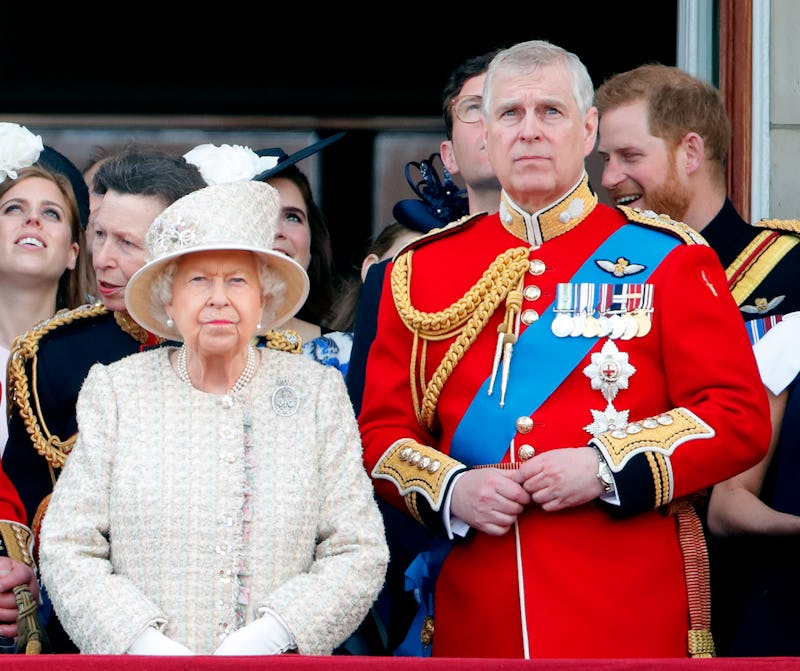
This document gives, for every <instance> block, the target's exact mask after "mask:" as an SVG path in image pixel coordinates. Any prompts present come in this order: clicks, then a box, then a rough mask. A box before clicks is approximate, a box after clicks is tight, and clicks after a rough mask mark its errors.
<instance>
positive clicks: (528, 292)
mask: <svg viewBox="0 0 800 671" xmlns="http://www.w3.org/2000/svg"><path fill="white" fill-rule="evenodd" d="M522 295H523V296H525V300H528V301H535V300H536V299H538V298H539V297H540V296H541V295H542V290H541V289H540V288H539V287H537V286H536V285H535V284H529V285H528V286H527V287H525V288H524V289H523V290H522Z"/></svg>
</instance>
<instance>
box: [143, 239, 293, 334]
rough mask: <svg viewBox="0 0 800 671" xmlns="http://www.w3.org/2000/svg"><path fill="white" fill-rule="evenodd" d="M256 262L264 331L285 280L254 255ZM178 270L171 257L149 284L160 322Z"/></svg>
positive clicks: (279, 300) (283, 290) (281, 295)
mask: <svg viewBox="0 0 800 671" xmlns="http://www.w3.org/2000/svg"><path fill="white" fill-rule="evenodd" d="M256 260H257V262H258V283H259V285H260V287H261V295H262V297H264V299H265V301H264V310H263V312H262V313H261V319H259V321H260V322H261V325H262V328H261V331H262V333H263V332H266V331H268V330H269V328H270V326H271V325H272V324H274V323H275V313H276V312H277V309H276V305H280V304H281V303H283V299H284V295H285V294H286V282H284V281H283V279H282V278H281V274H280V273H279V272H278V271H276V270H274V269H273V268H271V267H270V266H269V264H268V263H267V262H266V261H265V260H264V259H263V258H261V257H260V256H258V255H256ZM177 271H178V259H173V260H172V261H170V262H169V263H167V264H166V265H165V266H164V267H163V268H162V269H161V272H160V273H159V274H158V275H157V276H156V277H155V278H154V279H153V283H152V285H151V286H150V304H151V306H152V311H153V317H155V318H156V319H157V320H158V321H160V322H161V323H162V324H163V323H165V322H166V321H167V310H166V305H167V304H168V303H170V302H172V282H173V281H174V280H175V273H176V272H177Z"/></svg>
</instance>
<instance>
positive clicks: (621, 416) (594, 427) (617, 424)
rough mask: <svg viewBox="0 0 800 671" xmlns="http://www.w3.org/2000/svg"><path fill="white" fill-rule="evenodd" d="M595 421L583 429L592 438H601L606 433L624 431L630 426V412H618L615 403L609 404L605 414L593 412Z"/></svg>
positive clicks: (597, 411)
mask: <svg viewBox="0 0 800 671" xmlns="http://www.w3.org/2000/svg"><path fill="white" fill-rule="evenodd" d="M591 412H592V418H593V419H594V421H593V422H592V423H591V424H587V425H586V426H584V427H583V430H584V431H587V432H589V433H590V434H591V435H592V436H595V437H596V436H599V435H600V434H601V433H605V432H606V431H613V430H614V429H624V428H625V427H626V426H627V425H628V413H629V412H630V410H617V409H616V408H615V407H614V404H613V403H609V404H608V405H607V406H606V409H605V410H604V411H603V412H600V410H592V411H591Z"/></svg>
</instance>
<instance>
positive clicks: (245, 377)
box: [177, 345, 256, 408]
mask: <svg viewBox="0 0 800 671" xmlns="http://www.w3.org/2000/svg"><path fill="white" fill-rule="evenodd" d="M177 367H178V377H179V378H180V379H181V380H183V382H185V383H186V384H188V385H189V386H190V387H193V386H194V385H193V384H192V379H191V378H190V377H189V369H188V368H187V367H186V345H184V346H183V347H181V348H180V349H179V350H178V361H177ZM255 373H256V348H255V347H252V346H250V347H248V348H247V364H246V365H245V367H244V370H243V371H242V374H241V375H240V376H239V379H238V380H236V382H235V383H234V385H233V386H232V387H231V388H230V389H229V390H228V391H227V392H226V393H225V394H224V395H223V396H222V405H223V406H225V407H226V408H232V407H233V401H234V399H233V397H234V395H235V394H237V393H239V392H240V391H241V390H242V389H244V387H245V385H247V384H248V383H249V382H250V380H252V379H253V376H254V375H255Z"/></svg>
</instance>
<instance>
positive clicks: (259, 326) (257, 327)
mask: <svg viewBox="0 0 800 671" xmlns="http://www.w3.org/2000/svg"><path fill="white" fill-rule="evenodd" d="M260 330H261V322H258V324H256V331H260Z"/></svg>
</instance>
